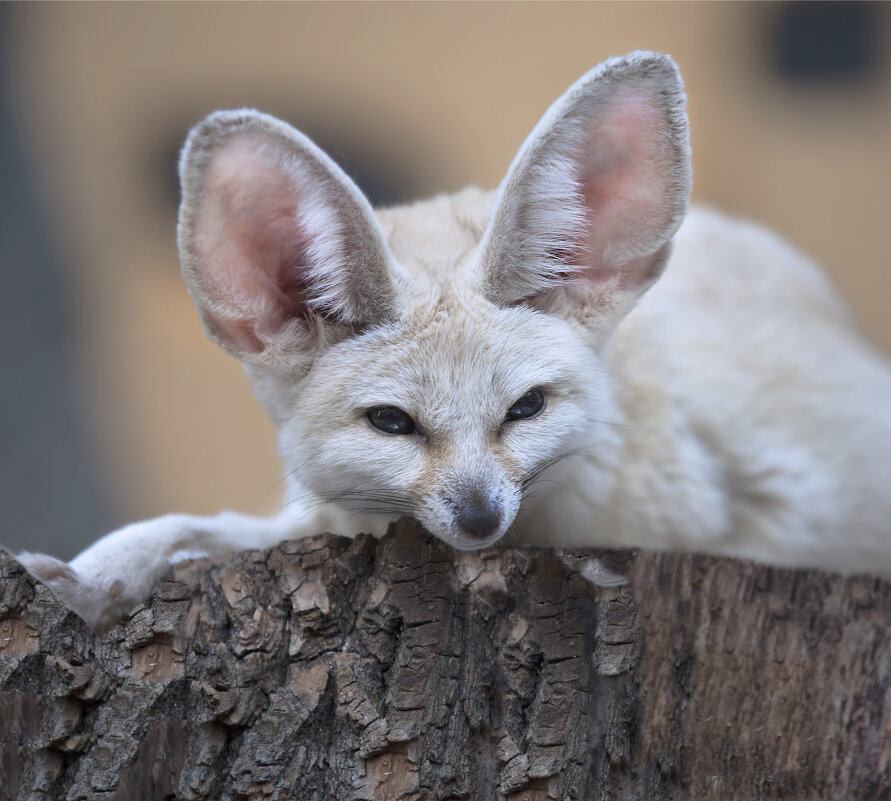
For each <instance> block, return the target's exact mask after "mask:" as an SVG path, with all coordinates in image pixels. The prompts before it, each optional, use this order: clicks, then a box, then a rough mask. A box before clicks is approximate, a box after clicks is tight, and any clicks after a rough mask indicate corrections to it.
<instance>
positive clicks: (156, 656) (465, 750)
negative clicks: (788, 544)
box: [0, 522, 891, 801]
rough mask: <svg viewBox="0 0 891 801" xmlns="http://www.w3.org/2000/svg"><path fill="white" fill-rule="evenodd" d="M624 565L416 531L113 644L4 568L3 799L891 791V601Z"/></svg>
mask: <svg viewBox="0 0 891 801" xmlns="http://www.w3.org/2000/svg"><path fill="white" fill-rule="evenodd" d="M628 561H629V562H630V564H629V565H628V575H629V578H630V582H629V583H628V584H627V585H626V586H624V587H618V588H603V587H595V586H592V585H591V584H590V583H589V582H587V581H586V580H585V579H584V578H583V577H582V576H581V575H580V574H578V573H574V572H573V571H571V570H570V569H568V568H567V566H566V564H565V563H564V561H562V560H560V559H559V558H557V557H556V556H555V555H554V554H553V553H550V552H547V551H538V552H536V551H531V550H526V549H512V548H505V549H493V550H490V551H486V552H482V553H471V554H460V555H456V554H455V553H454V552H452V551H450V550H449V549H448V548H447V547H446V546H444V545H442V544H440V543H439V542H437V541H435V540H433V539H432V538H430V537H429V536H427V535H425V534H424V533H423V532H422V531H420V530H418V529H417V528H416V527H415V526H414V525H413V524H411V523H408V522H405V523H400V524H398V525H397V526H396V527H394V529H393V530H391V532H390V533H389V534H388V535H387V536H386V537H385V538H384V539H382V540H374V539H372V538H370V537H359V538H357V539H355V540H350V539H345V538H342V537H336V536H332V535H323V536H319V537H314V538H311V539H306V540H301V541H293V542H285V543H281V544H280V545H278V546H277V547H275V548H272V549H270V550H268V551H251V552H243V553H239V554H236V555H235V556H233V557H232V558H231V559H230V560H229V561H228V563H226V564H225V565H221V566H212V565H210V564H208V563H205V562H196V563H191V564H186V565H180V566H178V567H177V568H176V570H175V571H174V572H173V574H172V575H171V576H170V577H168V578H167V579H166V580H165V581H164V582H163V583H162V584H161V585H160V586H159V587H158V588H157V591H156V592H155V594H154V595H153V596H152V598H151V599H150V600H149V601H148V602H147V603H146V604H145V605H143V606H141V607H139V608H137V609H136V610H134V611H133V612H132V614H130V616H129V617H128V618H127V619H126V620H125V621H124V622H123V623H121V624H120V625H119V626H117V627H115V628H114V629H112V630H111V631H109V632H107V633H106V634H105V635H104V636H102V637H97V636H96V635H95V634H94V633H93V632H92V631H91V630H90V629H89V628H87V626H86V625H85V624H83V623H82V621H80V619H79V618H77V617H76V616H74V615H73V614H72V613H70V612H69V611H67V610H66V609H64V608H63V607H62V606H61V605H60V604H59V603H58V602H57V601H56V599H55V598H54V597H53V596H52V594H51V593H50V592H49V591H48V590H47V589H46V587H44V586H42V585H40V584H39V583H36V582H35V581H34V580H33V579H32V578H31V577H30V576H29V575H28V574H27V573H25V572H24V571H23V570H22V569H21V567H20V566H19V565H18V564H17V563H16V562H15V561H14V560H13V559H12V558H11V557H10V556H8V555H5V554H0V801H7V799H9V800H11V799H21V801H32V800H35V801H36V799H40V801H50V800H51V801H60V800H61V799H118V800H120V801H123V800H124V799H126V801H133V799H147V800H150V801H156V800H158V799H213V801H224V800H230V799H231V800H232V801H235V800H236V799H238V801H244V800H245V799H251V800H253V799H277V800H279V801H285V800H288V801H290V800H292V799H293V800H295V801H310V800H311V799H319V801H322V800H324V801H328V800H329V799H336V800H337V801H346V800H347V799H357V800H359V799H362V800H365V801H397V800H400V799H412V801H420V799H479V801H501V800H502V799H504V800H508V799H509V800H510V801H521V800H522V801H546V799H579V800H580V801H601V800H602V801H606V800H607V799H610V801H625V800H626V799H683V800H684V801H697V800H698V799H716V800H717V799H720V800H721V801H727V799H743V800H744V801H749V800H752V801H754V800H755V799H827V800H828V799H888V798H889V797H891V638H889V619H891V584H889V583H888V582H885V581H881V580H878V579H874V578H866V577H853V578H844V577H841V576H836V575H831V574H826V573H820V572H816V571H794V570H780V569H776V568H771V567H766V566H763V565H758V564H754V563H749V562H742V561H737V560H731V559H725V558H714V557H706V556H695V555H678V554H656V553H646V554H637V555H630V556H629V557H628Z"/></svg>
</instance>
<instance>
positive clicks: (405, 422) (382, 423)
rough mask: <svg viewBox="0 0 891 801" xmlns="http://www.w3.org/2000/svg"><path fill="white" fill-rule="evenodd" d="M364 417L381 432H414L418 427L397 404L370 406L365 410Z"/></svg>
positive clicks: (396, 433) (401, 433)
mask: <svg viewBox="0 0 891 801" xmlns="http://www.w3.org/2000/svg"><path fill="white" fill-rule="evenodd" d="M365 419H366V420H368V422H369V423H371V425H372V426H373V427H374V428H376V429H377V430H378V431H380V432H381V433H383V434H393V435H396V436H400V435H405V434H414V433H415V432H417V430H418V427H417V425H416V424H415V421H414V420H412V419H411V417H410V416H409V415H408V413H407V412H404V411H402V409H400V408H399V407H398V406H372V407H371V408H370V409H366V410H365Z"/></svg>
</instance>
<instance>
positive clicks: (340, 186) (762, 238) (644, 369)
mask: <svg viewBox="0 0 891 801" xmlns="http://www.w3.org/2000/svg"><path fill="white" fill-rule="evenodd" d="M689 158H690V157H689V147H688V137H687V122H686V116H685V112H684V95H683V90H682V85H681V82H680V78H679V76H678V73H677V70H676V68H675V66H674V64H673V63H672V62H671V60H670V59H668V58H667V57H665V56H659V55H656V54H651V53H633V54H631V55H629V56H627V57H624V58H619V59H612V60H609V61H607V62H605V63H604V64H601V65H600V66H598V67H596V68H595V69H594V70H592V71H591V72H590V73H588V74H587V75H585V76H583V77H582V78H581V79H580V80H579V81H578V82H577V83H576V84H574V85H573V86H572V87H570V89H569V90H568V91H567V92H566V94H564V95H563V96H562V97H561V98H560V99H558V101H557V102H556V103H555V104H554V106H552V107H551V109H550V110H549V111H548V112H547V114H546V115H545V116H544V118H543V119H542V120H541V122H540V123H539V124H538V126H537V127H536V128H535V130H534V131H533V132H532V134H531V135H530V136H529V138H528V139H527V140H526V142H525V143H524V145H523V146H522V148H521V149H520V151H519V153H518V155H517V157H516V159H515V160H514V162H513V164H512V165H511V167H510V169H509V170H508V173H507V176H506V178H505V180H504V182H503V183H502V185H501V187H500V188H499V189H498V190H497V191H496V192H482V191H479V190H475V189H468V190H464V191H462V192H460V193H458V194H456V195H452V196H442V197H437V198H434V199H432V200H430V201H426V202H421V203H417V204H414V205H411V206H407V207H401V208H393V209H386V210H380V211H378V212H373V211H372V209H371V208H370V206H369V205H368V203H367V201H366V200H365V198H364V197H363V196H362V194H361V193H360V192H359V190H358V189H357V188H356V187H355V186H354V185H353V184H352V182H351V181H350V180H349V178H347V177H346V175H344V174H343V172H342V171H341V170H340V169H339V168H338V167H337V166H336V165H335V164H334V163H333V162H332V161H331V160H330V159H329V158H328V157H327V156H325V154H324V153H322V152H321V151H320V150H319V149H318V148H317V147H316V146H315V145H314V144H313V143H312V142H310V141H309V140H308V139H307V138H306V137H305V136H303V135H302V134H300V133H298V132H297V131H295V130H294V129H292V128H290V127H289V126H287V125H286V124H284V123H282V122H279V121H278V120H275V119H273V118H271V117H268V116H266V115H263V114H260V113H258V112H254V111H236V112H218V113H216V114H213V115H211V116H210V117H208V118H207V119H206V120H204V121H203V122H202V123H200V124H199V125H198V126H196V128H195V129H193V131H192V133H191V135H190V137H189V140H188V142H187V144H186V147H185V149H184V152H183V156H182V160H181V164H180V172H181V179H182V184H183V201H182V206H181V213H180V227H179V244H180V253H181V258H182V262H183V271H184V275H185V277H186V281H187V283H188V284H189V287H190V291H191V292H192V294H193V296H194V298H195V302H196V305H197V307H198V309H199V311H200V313H201V315H202V319H203V321H204V324H205V327H206V329H207V331H208V333H209V335H210V336H211V338H212V339H214V340H215V341H217V342H218V343H219V344H221V345H222V346H223V347H224V348H226V349H227V350H228V351H230V352H231V353H233V354H234V355H235V356H236V357H238V358H239V359H240V360H241V361H242V362H243V363H244V366H245V369H246V371H247V373H248V375H249V377H250V378H251V380H252V381H253V383H254V386H255V389H256V392H257V395H258V397H259V399H260V401H261V402H262V403H263V405H264V406H265V408H266V409H267V411H268V412H269V414H270V415H271V417H272V419H273V420H274V422H275V424H276V425H277V427H278V430H279V438H280V446H281V452H282V455H283V458H284V463H285V466H286V470H287V487H288V489H287V497H286V503H285V506H284V509H283V511H282V513H280V514H279V515H278V516H277V517H275V518H272V519H262V520H261V519H255V518H248V517H244V516H241V515H236V514H232V513H224V514H222V515H219V516H217V517H213V518H196V517H189V516H185V515H169V516H166V517H162V518H158V519H157V520H151V521H146V522H143V523H137V524H134V525H132V526H128V527H126V528H124V529H121V530H120V531H118V532H115V533H113V534H110V535H108V536H107V537H105V538H103V539H102V540H100V541H98V542H97V543H96V544H95V545H93V546H92V547H91V548H89V549H88V550H87V551H85V552H84V553H82V554H80V555H79V556H78V557H76V558H75V559H74V560H73V561H72V562H71V563H70V564H67V565H66V564H64V563H62V562H59V561H58V560H55V559H53V558H52V557H48V556H43V555H39V554H22V555H21V558H22V561H23V562H24V564H25V565H26V566H27V567H28V568H29V569H30V570H32V571H33V572H34V573H35V574H37V575H39V576H41V577H42V578H43V579H44V580H46V581H47V582H48V583H49V584H50V586H51V587H52V588H53V589H54V590H55V591H56V592H57V593H58V594H59V595H60V596H61V597H62V598H63V599H64V600H66V601H67V602H68V603H70V604H71V605H72V607H73V608H74V609H76V610H77V611H78V612H79V613H80V614H82V615H83V616H84V617H85V619H86V620H88V622H90V623H92V624H94V625H103V624H107V622H109V621H110V620H111V619H113V617H114V616H115V615H116V614H119V613H120V612H121V611H122V610H123V609H124V608H125V607H126V606H128V605H130V604H132V603H133V602H134V601H137V600H139V599H140V598H142V597H143V596H144V595H145V594H146V593H147V592H148V590H149V589H150V587H151V585H152V584H153V583H154V582H155V581H156V580H157V579H158V578H159V576H160V575H161V574H162V573H163V572H164V571H165V570H166V569H167V567H168V566H169V565H170V564H171V563H172V562H175V561H178V560H180V559H183V558H188V557H192V556H199V555H220V554H225V553H228V552H231V551H234V550H238V549H243V548H251V547H263V546H267V545H270V544H272V543H274V542H277V541H279V540H281V539H285V538H292V537H301V536H306V535H309V534H316V533H319V532H321V531H334V532H337V533H341V534H347V535H352V534H356V533H358V532H361V531H365V532H371V533H375V534H380V533H382V532H383V530H384V529H385V528H386V525H387V524H388V523H389V522H390V521H391V520H393V519H394V518H395V517H398V516H400V515H408V516H411V517H414V518H416V519H417V520H418V521H420V522H421V523H422V524H423V525H424V526H425V528H427V529H428V530H429V531H430V532H431V533H432V534H434V535H435V536H437V537H439V538H441V539H442V540H444V541H445V542H447V543H449V544H451V545H452V546H454V547H455V548H457V549H462V550H467V549H475V548H482V547H486V546H489V545H491V544H492V543H494V542H496V541H498V540H499V539H501V538H502V537H505V535H506V538H507V540H508V541H510V542H512V543H517V544H534V545H539V546H542V545H548V546H556V547H574V548H578V547H587V546H610V547H616V546H617V547H622V546H640V547H645V548H659V549H678V550H698V551H708V552H713V553H720V554H728V555H735V556H742V557H746V558H752V559H756V560H761V561H766V562H772V563H775V564H783V565H799V566H817V567H823V568H828V569H837V570H845V571H870V572H882V573H885V574H891V527H889V523H888V521H889V519H891V493H889V492H888V491H887V484H888V476H891V406H889V404H888V400H887V399H888V398H889V397H891V370H889V368H888V365H887V364H886V363H885V361H884V360H883V359H882V358H881V357H880V356H879V355H878V354H877V353H876V352H875V351H874V350H873V349H872V348H871V347H870V346H869V345H868V344H866V343H865V342H864V341H863V340H862V339H861V337H860V335H859V334H858V332H857V330H856V327H855V325H854V323H853V322H852V320H851V318H850V316H849V314H848V312H847V310H846V309H845V307H844V305H843V304H842V303H841V301H840V300H839V299H838V298H837V296H836V295H835V294H834V292H833V290H832V289H831V288H830V287H829V285H828V283H827V282H826V281H825V279H824V278H823V276H822V275H821V273H820V272H819V271H818V270H817V269H816V267H815V266H813V265H812V264H811V263H810V262H809V261H808V260H807V259H806V258H804V257H803V256H802V255H800V254H799V253H798V252H796V251H795V250H794V249H792V248H791V247H790V246H788V245H786V244H785V243H783V242H782V241H781V240H779V239H778V238H776V237H775V236H773V235H772V234H770V233H768V232H767V231H765V230H763V229H761V228H759V227H757V226H754V225H751V224H747V223H741V222H737V221H732V220H729V219H727V218H725V217H723V216H721V215H719V214H717V213H715V212H711V211H706V210H696V209H694V210H693V211H691V212H690V213H689V214H688V215H687V214H686V211H687V202H688V197H689V191H690V161H689ZM685 215H686V219H684V218H685ZM682 221H683V224H682ZM666 265H667V269H665V268H666ZM663 271H664V275H663ZM660 276H661V277H660ZM657 279H659V280H658V281H657Z"/></svg>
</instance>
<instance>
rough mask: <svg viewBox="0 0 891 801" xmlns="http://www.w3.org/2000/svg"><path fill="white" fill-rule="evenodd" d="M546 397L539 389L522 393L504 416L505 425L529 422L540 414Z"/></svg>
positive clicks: (535, 388)
mask: <svg viewBox="0 0 891 801" xmlns="http://www.w3.org/2000/svg"><path fill="white" fill-rule="evenodd" d="M546 401H547V396H546V395H545V391H544V390H543V389H542V388H541V387H533V388H532V389H530V390H529V391H528V392H525V393H523V395H521V396H520V397H519V398H517V400H516V401H515V402H514V403H513V405H512V406H511V407H510V408H509V409H508V410H507V414H505V415H504V422H505V423H512V422H514V421H516V420H529V419H531V418H533V417H537V416H538V415H539V414H541V412H542V410H543V409H544V407H545V402H546Z"/></svg>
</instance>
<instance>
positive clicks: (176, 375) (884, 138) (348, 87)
mask: <svg viewBox="0 0 891 801" xmlns="http://www.w3.org/2000/svg"><path fill="white" fill-rule="evenodd" d="M885 10H887V9H885ZM775 13H776V7H775V6H772V5H770V4H751V5H750V4H729V3H728V4H725V3H720V4H719V3H714V4H713V3H685V4H677V3H673V2H664V3H646V4H637V3H621V4H612V3H597V4H586V3H573V4H565V5H564V4H557V3H554V4H539V3H526V4H507V3H505V4H479V5H478V4H464V3H460V4H429V5H428V4H407V3H406V4H395V5H390V4H372V3H369V4H262V5H252V4H238V3H234V4H205V3H200V4H167V3H165V4H138V5H130V4H121V5H118V4H111V5H109V4H62V5H56V4H51V5H49V4H48V5H43V4H35V5H29V6H27V7H21V8H20V9H19V10H18V12H17V14H16V22H17V35H16V37H15V41H14V42H13V52H11V53H8V54H7V57H8V58H9V59H10V63H12V64H14V65H15V69H14V71H13V84H12V89H11V90H12V92H13V100H14V102H15V107H16V113H17V114H19V115H21V116H20V119H21V122H22V125H23V126H24V127H25V129H26V130H27V132H28V146H29V148H30V155H31V157H32V161H33V162H34V163H35V164H36V165H37V167H38V174H37V175H36V177H35V181H36V182H37V184H38V189H39V192H40V195H41V197H42V198H43V200H44V202H45V204H46V205H47V207H48V208H49V210H50V213H51V216H52V220H53V224H54V226H55V227H56V228H57V229H58V231H59V236H60V241H61V242H63V243H64V253H65V256H66V268H67V269H68V271H69V272H68V274H67V276H66V280H67V284H66V290H67V291H68V292H70V293H71V295H72V297H73V299H74V304H75V308H76V311H77V330H76V332H75V334H74V336H75V338H76V343H77V353H78V354H79V355H78V359H79V369H80V371H81V374H82V375H83V376H84V382H83V387H82V390H81V393H82V407H83V409H84V413H85V415H87V419H88V428H89V432H90V436H91V441H92V442H93V443H94V447H95V462H96V464H95V465H94V467H95V468H96V469H98V470H99V471H100V472H101V475H102V476H103V477H104V478H103V486H104V489H105V491H106V494H107V498H108V503H109V504H110V505H111V508H112V514H111V516H112V518H113V519H114V520H115V521H118V522H124V521H126V520H129V519H135V518H138V517H144V516H152V515H156V514H160V513H162V512H165V511H173V510H176V511H193V512H201V513H205V512H208V513H209V512H213V511H216V510H217V509H219V508H222V507H229V508H238V509H243V510H248V511H250V510H262V509H264V508H267V509H272V508H274V506H275V498H276V495H277V494H278V492H279V487H278V481H279V478H280V474H281V469H280V466H279V464H278V461H277V458H276V456H275V441H274V435H273V432H272V430H271V427H270V426H269V424H268V423H267V421H266V420H265V418H264V417H263V415H262V413H261V411H260V410H259V407H258V406H257V405H256V404H255V402H254V401H253V399H252V397H251V395H250V390H249V388H248V385H247V382H246V381H245V380H244V378H243V376H242V375H241V372H240V369H239V367H238V365H237V364H236V363H234V362H233V361H231V360H230V359H229V358H228V357H226V356H225V355H224V354H222V353H221V352H219V351H218V350H217V349H215V348H214V346H212V345H211V344H210V343H208V342H207V341H206V340H205V339H204V337H203V335H202V332H201V330H200V327H199V325H198V321H197V315H196V314H195V312H194V309H193V308H192V305H191V301H190V299H189V297H188V295H187V294H186V292H185V289H184V286H183V284H182V281H181V279H180V277H179V274H178V268H177V259H176V252H175V243H174V225H175V195H174V189H173V184H172V177H171V176H172V166H171V165H172V160H173V158H174V155H175V148H176V147H177V146H178V143H179V142H180V141H181V139H182V137H183V136H184V135H185V132H186V130H187V128H188V126H189V125H191V124H192V123H193V122H195V121H197V120H198V119H199V118H200V117H202V116H203V115H204V114H205V113H207V112H209V111H211V110H213V109H215V108H219V107H233V106H241V105H251V106H255V107H259V108H262V109H264V110H267V111H271V112H272V113H276V114H278V115H280V116H284V117H286V118H287V119H288V120H289V121H290V122H292V123H293V124H294V125H295V126H297V127H299V128H304V129H305V130H308V131H309V132H310V133H311V134H315V132H317V131H321V132H323V133H324V134H325V136H326V137H327V140H328V141H330V142H334V143H335V144H336V145H337V146H338V147H341V146H342V149H343V151H344V153H345V154H346V158H347V160H349V159H350V157H351V154H359V155H358V156H357V158H359V160H360V161H362V162H363V163H365V164H370V165H371V167H372V168H373V169H374V170H377V171H378V174H379V175H385V176H390V180H391V181H392V183H393V184H395V185H397V186H399V187H401V190H402V191H403V192H404V193H405V194H406V195H408V196H422V195H425V194H428V193H433V192H437V191H443V190H454V189H457V188H459V187H461V186H463V185H465V184H468V183H476V184H480V185H483V186H494V185H495V184H497V182H498V181H499V179H500V178H501V176H502V174H503V172H504V170H505V168H506V167H507V165H508V163H509V161H510V159H511V157H512V155H513V153H514V152H515V150H516V148H517V147H518V146H519V144H520V143H521V141H522V140H523V138H524V137H525V135H526V134H527V132H528V131H529V130H530V129H531V127H532V126H533V125H534V124H535V122H536V120H537V119H538V117H539V116H540V115H541V113H542V112H543V111H544V110H545V109H546V108H547V106H548V104H549V103H550V102H551V101H552V100H553V99H555V98H556V97H557V95H559V94H560V92H562V91H563V89H565V88H566V86H568V85H569V84H570V83H571V82H572V81H573V80H574V79H575V78H576V77H578V76H579V75H580V74H581V73H583V72H584V71H586V70H587V69H588V68H590V67H591V66H592V65H593V64H595V63H597V62H598V61H600V60H602V59H603V58H605V57H607V56H609V55H613V54H620V53H624V52H627V51H629V50H633V49H637V48H646V49H653V50H660V51H664V52H667V53H670V54H672V55H673V56H674V57H675V59H676V60H677V61H678V62H679V64H680V66H681V69H682V71H683V73H684V76H685V79H686V83H687V89H688V93H689V98H690V101H689V108H690V116H691V122H692V132H693V147H694V165H695V190H694V196H695V199H696V200H697V201H699V202H707V203H713V204H716V205H719V206H721V207H723V208H725V209H728V210H730V211H733V212H736V213H739V214H742V215H745V216H747V217H751V218H755V219H758V220H761V221H764V222H767V223H769V224H770V225H771V226H772V227H774V228H775V229H777V230H779V231H780V232H782V233H783V234H785V235H787V236H788V237H789V238H791V239H792V240H794V241H795V242H796V243H798V244H799V245H800V246H801V247H802V248H803V249H804V250H806V251H807V252H809V253H810V254H812V255H813V256H815V257H816V258H818V259H819V260H820V261H821V262H822V263H823V264H824V265H825V266H826V268H827V270H828V271H829V272H830V273H831V275H832V277H833V279H834V281H835V283H836V284H837V285H838V287H839V288H840V290H841V291H842V292H843V293H844V294H845V295H846V296H847V297H848V298H849V300H850V302H851V303H852V304H853V305H854V307H855V308H856V310H857V312H858V314H859V315H860V317H861V319H862V320H863V321H864V326H865V328H866V329H867V331H868V332H869V333H870V335H871V336H872V337H873V338H874V339H875V340H876V341H878V342H879V343H880V344H881V345H882V346H883V347H884V348H886V349H889V350H891V322H889V319H888V315H887V313H886V306H887V301H888V298H889V290H891V277H889V275H888V271H887V248H888V244H889V233H888V232H889V229H891V212H889V208H891V206H889V202H888V199H887V192H888V187H889V185H891V156H889V152H888V151H889V143H891V77H889V74H888V65H887V64H886V65H885V67H884V72H883V75H882V76H881V80H880V81H877V82H874V83H873V84H872V85H869V86H866V87H861V88H851V87H846V88H839V89H820V88H814V89H809V90H807V91H798V90H796V89H794V88H792V87H789V86H787V85H784V84H782V83H780V82H778V81H777V80H776V79H775V78H774V77H773V76H772V74H771V73H770V71H769V69H768V57H767V51H766V40H765V30H766V29H767V27H768V26H769V24H770V21H771V15H772V14H775ZM889 19H891V15H889V14H887V13H884V16H883V25H884V30H883V35H884V40H885V41H886V42H887V41H889V38H891V22H889ZM344 153H341V154H339V155H344ZM827 369H831V365H827ZM96 533H97V534H98V533H101V532H96Z"/></svg>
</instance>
